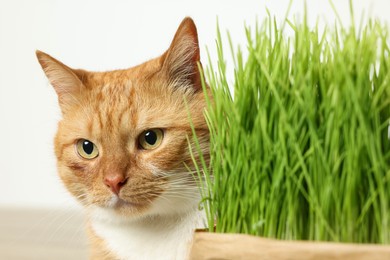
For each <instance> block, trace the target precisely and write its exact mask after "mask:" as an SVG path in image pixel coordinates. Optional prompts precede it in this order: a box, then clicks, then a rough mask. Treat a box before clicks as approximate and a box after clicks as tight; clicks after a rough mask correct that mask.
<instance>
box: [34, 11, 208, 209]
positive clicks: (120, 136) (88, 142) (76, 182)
mask: <svg viewBox="0 0 390 260" xmlns="http://www.w3.org/2000/svg"><path fill="white" fill-rule="evenodd" d="M37 57H38V60H39V62H40V64H41V66H42V68H43V70H44V72H45V74H46V76H47V77H48V79H49V81H50V83H51V85H52V86H53V87H54V89H55V91H56V93H57V95H58V101H59V105H60V108H61V111H62V120H61V121H60V122H59V124H58V131H57V134H56V137H55V154H56V157H57V165H58V172H59V175H60V177H61V179H62V181H63V183H64V184H65V186H66V188H67V189H68V190H69V191H70V192H71V193H72V194H73V195H74V196H75V197H76V198H77V199H78V200H79V201H81V203H83V204H84V205H85V206H86V207H88V208H96V207H98V208H101V209H107V210H110V211H114V212H116V213H118V214H120V215H125V216H130V215H131V216H143V215H153V214H170V213H175V212H183V211H186V210H188V209H189V208H191V207H196V206H197V203H198V202H199V195H198V188H197V187H196V182H195V177H194V176H195V175H196V174H193V172H191V169H192V170H193V166H192V165H193V163H192V159H191V155H190V151H189V146H188V140H191V127H190V122H189V117H188V114H189V113H190V115H191V120H192V122H193V124H194V126H195V129H196V132H197V136H198V138H199V142H200V145H201V148H202V151H203V154H204V156H205V157H206V158H207V157H208V153H209V151H208V139H209V132H208V127H207V125H206V122H205V119H204V115H203V113H204V109H205V107H206V102H205V97H204V92H203V90H202V87H201V81H200V77H201V75H200V70H199V69H200V55H199V44H198V38H197V31H196V27H195V24H194V22H193V21H192V20H191V19H190V18H186V19H184V20H183V22H182V23H181V24H180V26H179V28H178V30H177V32H176V34H175V36H174V39H173V41H172V43H171V45H170V47H169V49H168V50H167V51H166V52H165V53H164V54H163V55H161V56H160V57H158V58H155V59H153V60H150V61H148V62H145V63H143V64H141V65H138V66H136V67H133V68H130V69H125V70H115V71H109V72H90V71H86V70H75V69H72V68H70V67H68V66H66V65H64V64H63V63H61V62H60V61H58V60H56V59H54V58H52V57H51V56H49V55H48V54H45V53H43V52H40V51H37ZM188 137H190V138H188Z"/></svg>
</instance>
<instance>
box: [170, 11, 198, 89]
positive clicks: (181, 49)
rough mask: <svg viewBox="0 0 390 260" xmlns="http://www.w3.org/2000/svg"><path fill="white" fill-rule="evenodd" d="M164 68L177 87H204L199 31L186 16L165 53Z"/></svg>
mask: <svg viewBox="0 0 390 260" xmlns="http://www.w3.org/2000/svg"><path fill="white" fill-rule="evenodd" d="M163 59H164V61H163V68H164V70H165V71H166V72H167V73H168V77H169V80H170V82H171V83H172V84H174V87H175V88H187V90H192V91H197V90H199V89H201V88H202V86H201V78H200V77H201V75H200V72H199V68H198V64H199V66H200V52H199V43H198V33H197V30H196V26H195V23H194V21H193V20H192V19H191V18H189V17H187V18H185V19H184V20H183V21H182V22H181V24H180V26H179V28H178V29H177V31H176V34H175V37H174V38H173V41H172V43H171V46H170V47H169V49H168V51H167V52H166V53H165V54H164V55H163Z"/></svg>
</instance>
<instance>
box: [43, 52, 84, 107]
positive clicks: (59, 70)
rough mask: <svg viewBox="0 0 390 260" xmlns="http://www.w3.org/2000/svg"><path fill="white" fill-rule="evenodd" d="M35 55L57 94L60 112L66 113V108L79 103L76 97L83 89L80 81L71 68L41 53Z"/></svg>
mask: <svg viewBox="0 0 390 260" xmlns="http://www.w3.org/2000/svg"><path fill="white" fill-rule="evenodd" d="M36 55H37V58H38V61H39V63H40V64H41V66H42V69H43V71H44V72H45V74H46V76H47V78H48V79H49V81H50V83H51V85H52V86H53V87H54V89H55V91H56V92H57V95H58V100H59V103H60V107H61V110H62V112H66V110H67V107H70V106H73V105H75V104H76V103H78V102H79V100H78V96H79V95H80V94H81V93H82V90H83V88H84V86H83V83H82V81H81V80H80V78H79V77H78V76H77V75H76V73H75V72H74V71H73V70H72V69H71V68H69V67H68V66H66V65H65V64H63V63H62V62H60V61H58V60H56V59H54V58H53V57H51V56H50V55H48V54H46V53H44V52H41V51H36Z"/></svg>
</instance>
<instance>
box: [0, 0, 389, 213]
mask: <svg viewBox="0 0 390 260" xmlns="http://www.w3.org/2000/svg"><path fill="white" fill-rule="evenodd" d="M334 2H337V3H335V5H336V7H337V10H338V12H339V14H340V15H341V18H342V20H343V22H344V23H345V24H349V21H350V20H349V4H348V1H347V0H334ZM288 3H289V0H288V1H286V0H279V1H275V0H274V1H271V0H269V1H260V0H257V1H254V0H251V1H244V0H241V1H227V0H225V1H222V0H220V1H212V0H209V1H201V0H192V1H183V0H182V1H179V0H176V1H157V0H156V1H124V0H123V1H119V0H118V1H92V0H90V1H77V0H68V1H65V0H64V1H53V0H37V1H33V0H25V1H23V0H15V1H11V0H9V1H5V0H0V207H74V206H75V205H77V204H76V203H75V201H74V200H73V199H72V198H71V196H70V195H69V194H68V193H67V192H66V190H65V189H64V187H63V186H62V184H61V183H60V181H59V179H58V177H57V175H56V168H55V157H54V153H53V145H52V142H53V136H54V133H55V129H56V122H57V121H58V120H59V118H60V111H59V108H58V105H57V98H56V95H55V92H54V90H53V89H52V87H51V86H50V85H49V84H48V81H47V79H46V78H45V76H44V74H43V72H42V71H41V68H40V66H39V64H38V62H37V61H36V58H35V50H36V49H40V50H43V51H45V52H47V53H49V54H51V55H53V56H54V57H56V58H58V59H59V60H61V61H63V62H64V63H65V64H67V65H69V66H71V67H74V68H84V69H89V70H111V69H117V68H127V67H130V66H134V65H136V64H138V63H140V62H143V61H146V60H147V59H150V58H153V57H155V56H158V55H160V54H162V53H163V52H164V51H165V50H166V48H168V46H169V44H170V41H171V39H172V37H173V35H174V33H175V30H176V29H177V26H178V25H179V23H180V22H181V20H182V19H183V18H184V17H185V16H191V17H193V18H194V20H195V22H196V24H197V26H198V33H199V40H200V45H201V55H202V60H203V63H204V64H207V60H206V59H205V57H206V51H205V46H206V45H207V46H208V47H209V49H210V51H211V56H212V57H215V54H214V53H215V51H214V43H215V35H216V34H215V31H216V30H215V28H216V20H217V17H218V18H219V23H220V27H221V29H222V30H223V31H225V30H226V29H229V31H230V33H231V35H232V38H233V40H234V42H235V43H240V44H241V45H243V46H245V35H244V23H246V24H248V25H254V24H255V21H256V17H257V18H258V20H259V21H261V20H263V19H264V17H265V16H266V9H265V7H266V6H267V7H268V9H269V10H270V12H271V14H273V15H275V16H276V17H277V20H278V21H280V20H282V18H283V17H284V15H285V11H286V9H287V6H288ZM303 3H304V2H303V1H301V0H295V1H293V5H292V9H291V12H290V14H291V15H297V14H298V15H299V14H300V15H301V16H302V12H303V5H304V4H303ZM354 7H355V13H356V15H357V16H358V15H360V14H361V13H362V11H364V13H365V16H367V15H370V16H373V17H377V18H379V19H380V20H382V21H386V20H387V21H389V20H390V15H389V14H390V1H388V0H375V1H374V0H371V1H368V0H366V1H365V0H360V1H354ZM307 10H308V15H309V22H310V23H311V24H314V23H315V21H316V18H317V17H319V18H320V22H321V24H324V22H325V21H327V22H329V23H332V22H333V21H334V20H335V15H334V12H333V11H332V8H331V5H330V4H329V2H328V1H327V0H319V1H314V0H312V1H311V0H307ZM226 51H228V49H226Z"/></svg>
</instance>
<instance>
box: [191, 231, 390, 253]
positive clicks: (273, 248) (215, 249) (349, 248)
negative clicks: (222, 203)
mask: <svg viewBox="0 0 390 260" xmlns="http://www.w3.org/2000/svg"><path fill="white" fill-rule="evenodd" d="M190 259H193V260H202V259H221V260H222V259H243V260H252V259H253V260H254V259H256V260H262V259H275V260H281V259H289V260H309V259H310V260H312V259H313V260H314V259H316V260H317V259H320V260H321V259H324V260H325V259H329V260H336V259H337V260H363V259H367V260H386V259H390V246H383V245H371V244H345V243H331V242H304V241H282V240H276V239H267V238H260V237H254V236H249V235H239V234H216V233H206V232H196V233H195V238H194V241H193V244H192V248H191V252H190Z"/></svg>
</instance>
